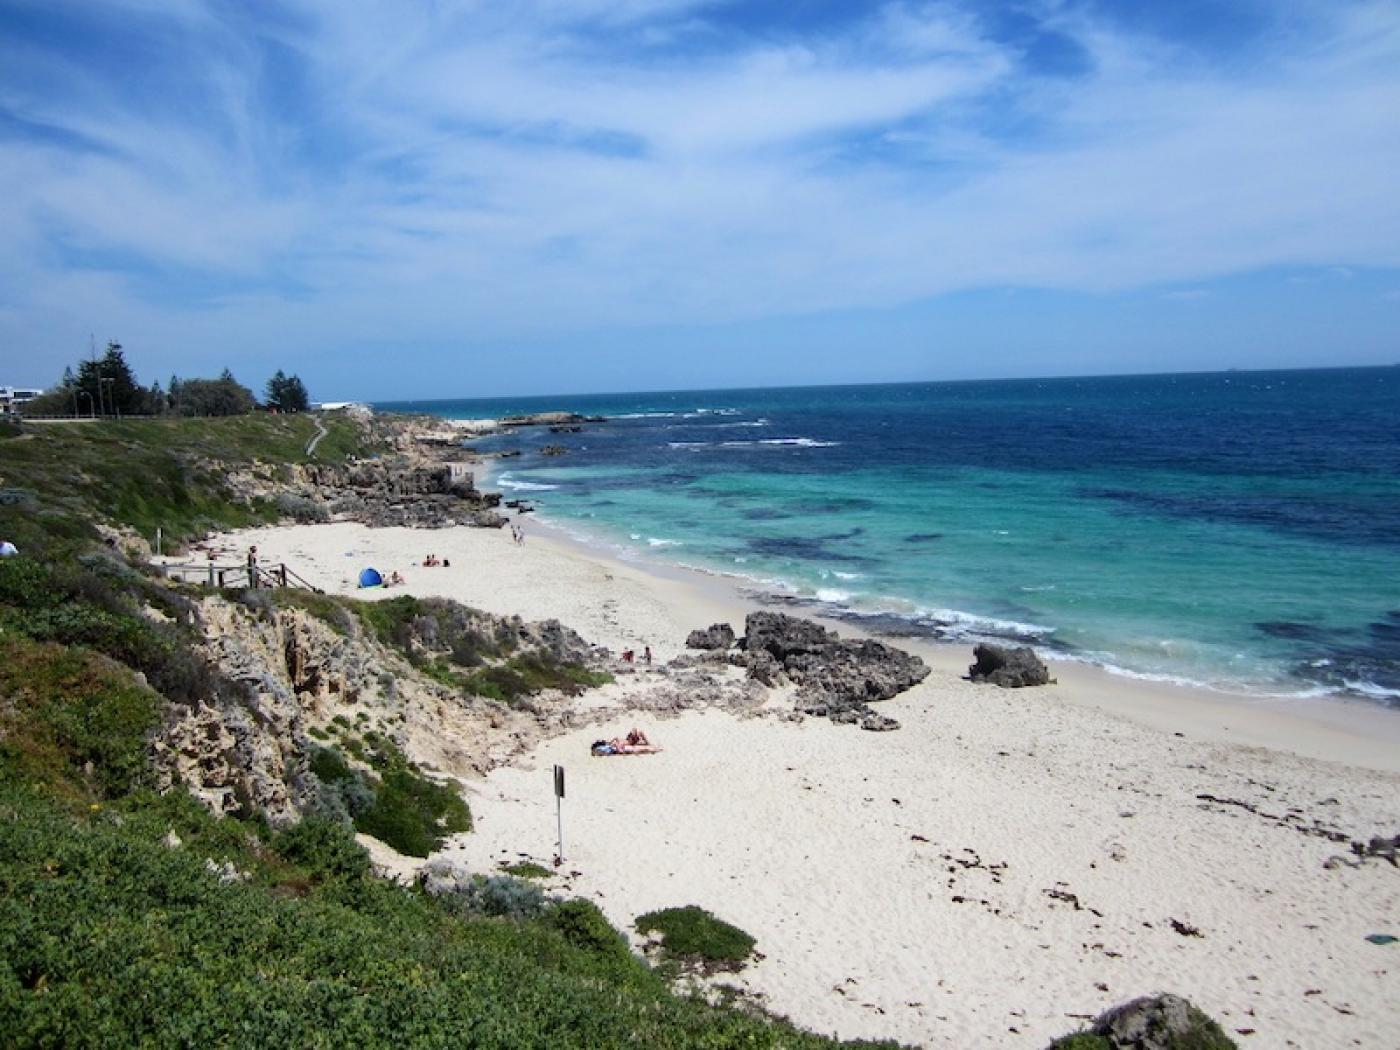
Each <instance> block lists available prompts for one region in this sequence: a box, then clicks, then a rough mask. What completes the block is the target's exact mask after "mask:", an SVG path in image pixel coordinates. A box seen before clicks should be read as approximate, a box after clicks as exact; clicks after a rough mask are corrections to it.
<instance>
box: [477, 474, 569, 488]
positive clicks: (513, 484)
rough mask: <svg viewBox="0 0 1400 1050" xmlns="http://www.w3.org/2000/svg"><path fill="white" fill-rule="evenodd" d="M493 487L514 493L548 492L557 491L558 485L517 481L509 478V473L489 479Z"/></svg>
mask: <svg viewBox="0 0 1400 1050" xmlns="http://www.w3.org/2000/svg"><path fill="white" fill-rule="evenodd" d="M491 483H492V484H493V485H499V486H500V487H501V488H503V489H511V490H513V491H515V492H549V491H552V490H554V489H557V488H558V487H559V486H558V485H546V484H544V483H543V482H537V481H519V480H517V479H515V478H513V477H511V476H510V473H509V472H506V473H505V474H501V475H499V476H497V477H494V478H492V479H491Z"/></svg>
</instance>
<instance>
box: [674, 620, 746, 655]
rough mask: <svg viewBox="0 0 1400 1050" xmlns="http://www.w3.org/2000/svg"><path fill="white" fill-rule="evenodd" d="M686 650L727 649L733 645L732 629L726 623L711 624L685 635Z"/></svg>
mask: <svg viewBox="0 0 1400 1050" xmlns="http://www.w3.org/2000/svg"><path fill="white" fill-rule="evenodd" d="M685 645H686V648H687V649H728V648H730V647H731V646H733V645H734V628H733V627H730V626H729V624H727V623H716V624H711V625H710V626H709V627H706V628H705V629H704V630H696V631H691V632H690V634H688V635H686V639H685Z"/></svg>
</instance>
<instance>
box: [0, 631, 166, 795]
mask: <svg viewBox="0 0 1400 1050" xmlns="http://www.w3.org/2000/svg"><path fill="white" fill-rule="evenodd" d="M0 697H5V698H7V701H8V702H7V703H5V704H3V705H0V779H8V778H13V779H15V780H18V781H21V782H24V783H29V784H34V785H42V786H44V787H46V788H48V789H49V790H52V791H55V792H58V793H60V794H62V795H65V796H67V797H71V798H82V797H88V796H96V797H99V798H102V797H106V798H111V797H116V796H119V795H122V794H125V793H126V792H129V791H132V790H134V789H136V788H137V787H140V786H141V785H143V784H145V783H147V782H148V780H149V767H148V765H147V761H146V738H147V735H148V734H149V733H150V731H151V730H152V729H154V728H155V726H156V724H157V723H158V721H159V717H160V711H161V708H162V707H163V704H162V703H161V699H160V697H158V696H157V695H155V694H154V693H153V692H152V691H151V690H150V689H147V688H145V687H144V686H141V685H140V684H138V683H137V682H136V681H135V679H133V678H132V675H131V672H130V671H129V670H127V669H126V668H124V667H120V666H118V665H116V664H114V663H112V662H111V661H109V660H106V659H103V658H102V657H100V656H97V655H95V654H93V653H87V652H83V651H82V650H75V649H64V648H62V647H60V646H57V645H51V644H39V643H36V642H32V641H29V640H26V639H23V638H8V639H0Z"/></svg>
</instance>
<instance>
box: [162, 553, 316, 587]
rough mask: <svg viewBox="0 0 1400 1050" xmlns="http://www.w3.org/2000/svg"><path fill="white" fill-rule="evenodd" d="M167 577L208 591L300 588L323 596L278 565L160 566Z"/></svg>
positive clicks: (304, 581)
mask: <svg viewBox="0 0 1400 1050" xmlns="http://www.w3.org/2000/svg"><path fill="white" fill-rule="evenodd" d="M161 570H162V571H163V572H164V573H165V575H166V576H168V577H170V578H171V579H173V580H180V581H182V582H184V583H199V584H204V585H205V586H208V587H218V588H221V589H222V588H224V587H300V588H301V589H303V590H307V591H315V592H316V593H317V594H322V593H324V592H323V591H322V590H321V588H319V587H316V586H314V585H313V584H311V583H308V582H307V581H306V580H304V579H302V578H301V577H300V576H298V575H297V574H296V573H294V572H293V571H292V570H291V569H289V568H287V566H286V565H285V564H280V563H279V564H277V565H256V566H254V565H248V564H246V563H244V564H240V565H219V564H218V563H216V562H212V561H211V562H186V563H183V564H166V565H162V566H161Z"/></svg>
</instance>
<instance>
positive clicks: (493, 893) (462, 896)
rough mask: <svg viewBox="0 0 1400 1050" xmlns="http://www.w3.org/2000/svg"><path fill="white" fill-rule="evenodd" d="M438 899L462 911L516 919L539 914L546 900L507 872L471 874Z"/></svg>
mask: <svg viewBox="0 0 1400 1050" xmlns="http://www.w3.org/2000/svg"><path fill="white" fill-rule="evenodd" d="M440 899H443V900H444V901H448V902H451V904H450V906H451V907H453V908H455V909H456V910H457V911H459V912H460V913H462V914H466V915H489V916H492V917H494V918H500V919H515V920H517V921H518V920H524V919H537V918H539V917H540V916H541V915H543V914H544V912H545V909H546V908H547V907H549V903H550V902H549V898H548V897H546V896H545V894H544V891H543V890H541V889H540V888H539V887H538V886H536V885H535V884H534V883H531V882H526V881H524V880H523V879H513V878H511V877H510V876H509V875H475V876H473V877H472V878H471V880H470V881H468V882H467V883H466V884H465V885H464V886H462V888H461V890H460V891H459V892H457V893H452V894H448V895H447V896H446V897H445V898H440Z"/></svg>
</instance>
